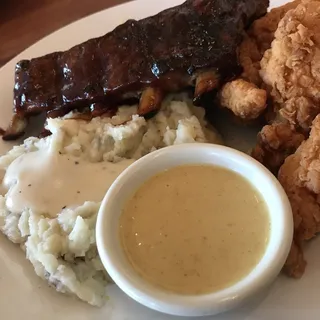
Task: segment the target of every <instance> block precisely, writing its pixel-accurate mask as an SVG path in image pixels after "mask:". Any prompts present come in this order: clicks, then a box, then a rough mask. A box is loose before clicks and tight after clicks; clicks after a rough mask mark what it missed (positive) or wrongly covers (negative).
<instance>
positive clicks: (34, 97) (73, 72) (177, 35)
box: [3, 0, 269, 140]
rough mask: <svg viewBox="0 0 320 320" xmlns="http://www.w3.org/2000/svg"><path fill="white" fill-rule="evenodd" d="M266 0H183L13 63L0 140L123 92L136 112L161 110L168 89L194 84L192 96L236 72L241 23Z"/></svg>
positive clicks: (110, 103) (115, 101)
mask: <svg viewBox="0 0 320 320" xmlns="http://www.w3.org/2000/svg"><path fill="white" fill-rule="evenodd" d="M268 5H269V1H268V0H188V1H186V2H185V3H183V4H182V5H180V6H177V7H174V8H171V9H168V10H165V11H163V12H161V13H159V14H157V15H155V16H153V17H149V18H146V19H142V20H140V21H135V20H129V21H127V22H126V23H124V24H123V25H120V26H119V27H117V28H116V29H115V30H113V31H112V32H110V33H107V34H106V35H104V36H102V37H100V38H96V39H91V40H89V41H87V42H84V43H82V44H80V45H77V46H75V47H73V48H71V49H70V50H68V51H65V52H55V53H51V54H48V55H46V56H43V57H40V58H35V59H31V60H23V61H20V62H18V63H17V65H16V70H15V86H14V116H13V118H12V121H11V124H10V126H9V127H8V129H7V130H6V132H5V133H4V135H3V139H5V140H10V139H16V138H18V137H19V136H20V135H22V134H23V133H24V131H25V128H26V126H27V123H28V119H29V117H30V116H32V115H37V114H39V113H41V112H46V113H47V116H48V117H57V116H63V115H65V114H66V113H68V112H70V111H71V110H77V111H79V112H83V113H86V114H88V113H89V114H90V116H92V117H93V116H99V115H102V114H104V113H107V112H109V113H110V110H112V109H114V108H116V106H117V105H119V104H120V103H123V102H124V101H126V100H128V99H133V98H134V99H139V98H140V104H139V108H138V112H139V114H141V115H146V114H148V113H150V112H154V111H156V110H158V109H159V107H160V104H161V101H162V99H163V96H164V95H165V94H166V93H169V92H175V91H180V90H183V89H186V88H187V87H195V91H194V102H195V104H199V103H200V99H201V97H202V96H203V95H204V94H205V93H208V92H213V91H214V90H216V89H217V88H218V87H219V86H221V84H223V83H224V82H226V81H228V80H230V79H232V78H233V77H235V76H236V75H238V74H240V73H241V67H240V65H239V62H238V54H237V48H238V46H239V44H240V42H241V40H242V34H243V30H244V28H246V27H247V26H248V25H249V24H250V23H251V22H252V21H253V20H254V19H256V18H258V17H260V16H261V15H263V14H265V13H266V11H267V7H268Z"/></svg>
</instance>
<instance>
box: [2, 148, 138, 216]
mask: <svg viewBox="0 0 320 320" xmlns="http://www.w3.org/2000/svg"><path fill="white" fill-rule="evenodd" d="M133 162H134V160H129V159H124V160H122V161H120V162H118V163H112V162H106V161H103V162H97V163H92V162H88V161H85V160H83V159H79V158H76V157H73V156H71V155H67V154H61V153H58V152H55V151H53V150H39V151H34V152H29V153H25V154H23V155H21V156H20V157H18V158H17V159H15V160H14V161H13V162H12V163H11V164H10V166H9V167H8V170H7V172H6V174H5V177H4V179H3V184H4V186H5V187H6V188H7V189H8V190H9V191H8V194H7V196H6V205H7V207H8V208H9V210H10V211H12V212H14V213H21V212H22V211H23V210H24V209H25V208H30V209H32V210H33V211H34V212H39V213H46V214H48V215H50V216H56V215H57V214H58V213H59V212H61V210H62V209H64V208H67V207H73V206H78V205H82V204H83V203H84V202H85V201H95V202H100V201H102V199H103V197H104V195H105V193H106V191H107V190H108V188H109V187H110V186H111V184H112V183H113V181H114V180H115V179H116V178H117V177H118V175H119V174H120V173H121V172H122V171H123V170H124V169H126V168H127V167H128V166H129V165H130V164H131V163H133Z"/></svg>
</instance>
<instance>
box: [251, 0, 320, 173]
mask: <svg viewBox="0 0 320 320" xmlns="http://www.w3.org/2000/svg"><path fill="white" fill-rule="evenodd" d="M260 76H261V78H262V80H263V82H264V83H265V84H266V86H267V88H268V91H269V92H270V95H271V97H272V100H273V113H274V114H275V118H276V121H277V122H280V123H281V122H282V123H284V124H286V125H287V127H288V128H291V130H292V134H287V135H284V136H283V137H281V136H278V135H272V134H270V135H269V136H266V137H265V139H263V140H262V139H259V140H258V145H257V147H256V148H255V149H254V152H253V156H254V157H255V158H257V159H258V160H259V161H261V162H262V163H263V164H264V165H265V166H267V167H268V168H271V169H272V170H273V171H274V172H276V171H277V168H276V166H275V161H274V160H271V163H270V159H272V152H273V151H274V155H275V157H276V158H277V163H278V165H281V164H282V163H283V161H284V159H285V158H286V156H288V155H289V154H291V153H293V152H294V151H295V148H296V147H297V146H298V144H294V145H292V144H291V143H289V144H288V143H287V142H286V141H284V140H282V139H287V137H288V136H295V137H296V136H297V133H298V132H299V133H301V134H304V135H307V134H308V132H309V131H310V126H311V123H312V121H313V119H314V118H315V117H316V116H317V114H319V112H320V1H319V0H302V1H301V3H300V4H298V5H297V6H296V8H295V9H292V10H289V11H288V12H287V13H286V14H285V15H284V17H283V18H282V19H281V20H280V22H279V25H278V29H277V30H276V32H275V39H274V41H273V42H272V46H271V48H270V49H268V50H267V51H266V52H265V53H264V56H263V58H262V60H261V70H260ZM272 126H273V127H274V128H273V131H274V132H275V131H277V129H276V126H279V124H277V123H274V122H272ZM265 130H269V129H268V128H267V129H263V130H262V133H261V134H260V135H262V134H263V132H264V131H265ZM275 139H278V140H279V141H278V143H279V145H280V146H282V147H281V148H276V149H274V148H273V146H272V145H273V144H274V140H275ZM287 146H288V148H287Z"/></svg>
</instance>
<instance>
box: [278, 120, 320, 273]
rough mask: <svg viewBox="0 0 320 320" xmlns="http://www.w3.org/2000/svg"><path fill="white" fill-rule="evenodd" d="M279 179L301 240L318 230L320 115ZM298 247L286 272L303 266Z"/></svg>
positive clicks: (289, 261)
mask: <svg viewBox="0 0 320 320" xmlns="http://www.w3.org/2000/svg"><path fill="white" fill-rule="evenodd" d="M278 179H279V181H280V183H281V184H282V186H283V188H284V190H285V191H286V193H287V195H288V197H289V200H290V203H291V207H292V210H293V218H294V227H295V235H294V238H295V242H296V243H298V244H299V243H300V244H302V243H303V241H305V240H310V239H311V238H313V237H314V236H315V235H316V234H317V233H318V232H320V115H318V116H317V117H316V118H315V120H314V121H313V125H312V130H311V133H310V137H309V138H308V139H307V140H306V141H305V142H303V143H302V144H301V146H300V147H299V148H298V149H297V151H296V152H295V154H293V155H291V156H289V157H288V158H287V159H286V160H285V162H284V164H283V165H282V167H281V168H280V170H279V174H278ZM298 249H299V248H296V249H294V250H292V252H291V253H290V256H289V258H288V263H287V266H286V270H287V271H288V273H289V274H293V275H297V274H298V273H299V272H298V271H297V270H302V269H303V264H301V261H302V260H303V259H302V256H301V255H302V252H301V250H298ZM297 250H298V251H297ZM299 251H300V253H299V254H297V252H299ZM299 255H300V257H299ZM302 272H303V271H302Z"/></svg>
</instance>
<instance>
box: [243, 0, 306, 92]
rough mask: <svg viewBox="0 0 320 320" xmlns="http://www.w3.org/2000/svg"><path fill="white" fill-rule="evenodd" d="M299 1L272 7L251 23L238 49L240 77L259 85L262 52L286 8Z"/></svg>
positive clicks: (288, 8)
mask: <svg viewBox="0 0 320 320" xmlns="http://www.w3.org/2000/svg"><path fill="white" fill-rule="evenodd" d="M300 2H301V1H300V0H297V1H293V2H289V3H287V4H285V5H283V6H281V7H278V8H274V9H272V10H271V11H270V12H269V13H267V14H266V15H265V16H264V17H262V18H260V19H257V20H255V21H254V22H253V23H252V25H251V27H250V29H249V30H248V31H247V34H245V37H244V40H243V41H242V44H241V46H240V50H239V59H240V63H241V65H242V67H243V74H242V77H243V78H244V79H245V80H247V81H249V82H253V83H255V84H256V85H258V86H260V85H261V78H260V75H259V70H260V61H261V59H262V57H263V54H264V53H265V51H266V50H267V49H269V48H270V47H271V42H272V41H273V39H274V33H275V31H276V30H277V27H278V23H279V21H280V20H281V19H282V18H283V16H284V15H285V14H286V13H287V11H288V10H290V9H294V8H296V7H297V5H298V4H299V3H300Z"/></svg>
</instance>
